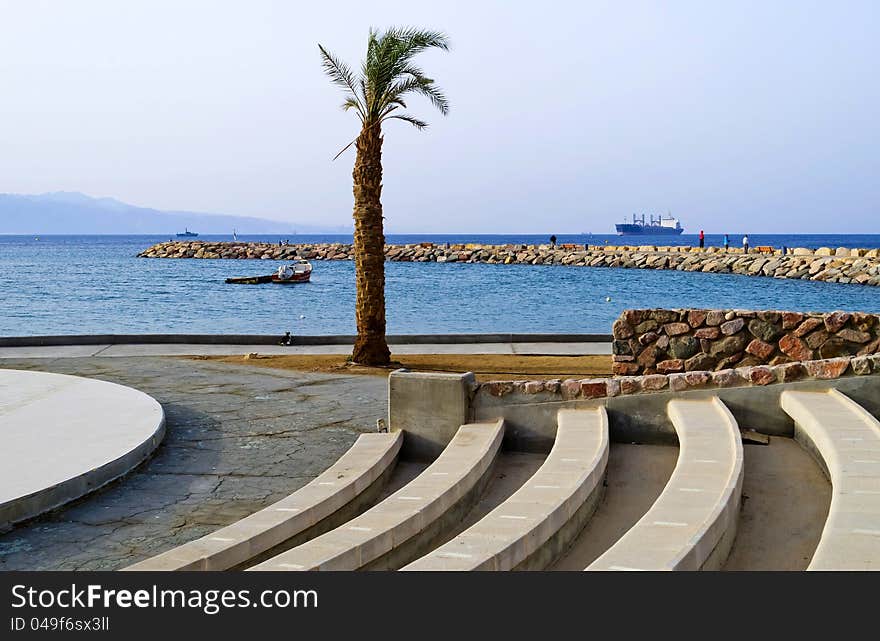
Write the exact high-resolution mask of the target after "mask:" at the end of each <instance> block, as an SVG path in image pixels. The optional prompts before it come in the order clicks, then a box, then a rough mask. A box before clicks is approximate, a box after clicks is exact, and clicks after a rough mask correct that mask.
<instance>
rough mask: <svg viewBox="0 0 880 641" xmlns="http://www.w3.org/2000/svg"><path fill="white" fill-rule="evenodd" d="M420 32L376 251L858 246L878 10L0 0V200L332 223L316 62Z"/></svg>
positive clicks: (849, 4) (344, 177)
mask: <svg viewBox="0 0 880 641" xmlns="http://www.w3.org/2000/svg"><path fill="white" fill-rule="evenodd" d="M392 24H398V25H417V26H424V27H431V28H436V29H442V30H445V31H446V32H447V33H448V34H449V36H450V38H451V41H452V45H453V46H452V50H451V51H450V52H449V53H443V52H431V53H428V54H425V55H423V56H422V57H421V59H420V61H419V62H420V64H421V65H422V66H423V67H424V68H425V69H426V70H427V71H428V73H429V74H430V75H432V76H433V77H434V78H435V79H436V80H437V81H438V83H439V84H440V86H441V87H443V88H444V89H445V90H446V92H447V94H448V96H449V98H450V100H451V103H452V109H451V111H450V114H449V116H448V117H446V118H444V117H442V116H441V115H440V114H439V113H437V112H436V111H434V110H433V108H431V107H430V105H429V104H428V103H427V102H425V101H423V100H420V99H417V98H414V99H413V100H412V101H411V103H410V107H411V111H413V112H414V113H416V114H417V115H419V116H422V117H425V118H427V119H428V121H429V122H430V123H431V128H430V129H429V130H428V131H426V132H422V133H420V132H418V131H416V130H415V129H413V128H412V127H410V126H409V125H406V124H405V123H401V122H395V123H393V124H390V125H389V126H388V127H387V128H386V129H385V150H384V166H385V181H384V185H385V187H384V193H383V203H384V207H385V215H386V219H387V220H386V225H387V226H386V230H387V231H390V232H392V233H393V232H419V231H424V232H466V231H472V232H488V233H495V232H523V233H525V232H535V233H553V232H555V233H557V234H558V233H566V232H571V233H578V232H584V231H587V232H593V233H611V232H613V224H614V223H615V222H618V221H619V220H620V219H621V218H622V217H623V216H625V215H628V214H630V213H632V212H636V211H639V212H642V211H664V212H665V211H666V210H667V209H668V210H671V211H672V213H673V215H676V216H678V217H679V218H680V219H681V220H682V223H683V224H684V225H685V227H686V228H687V231H688V232H694V233H695V232H696V231H697V230H698V229H699V228H701V227H702V228H705V229H706V230H707V232H716V233H721V232H731V233H738V232H744V231H748V232H751V233H760V232H783V233H786V232H789V233H791V232H801V233H810V232H815V233H822V232H829V233H830V232H865V233H878V232H880V225H878V224H877V221H878V218H877V214H878V212H880V181H878V179H877V170H878V167H880V151H878V149H880V146H878V143H880V140H878V139H880V136H878V132H880V126H878V123H877V116H878V113H880V88H878V87H880V83H878V75H877V65H878V54H880V44H878V42H880V2H878V1H877V0H868V1H865V2H857V1H849V0H842V1H839V2H829V1H827V0H825V1H821V2H810V1H805V0H797V1H794V0H793V1H790V2H784V1H775V0H771V1H767V0H764V1H761V2H746V1H727V2H721V1H715V0H712V1H709V2H707V1H705V0H703V1H695V2H684V1H669V2H660V1H659V0H658V1H654V2H628V1H615V2H592V1H589V0H585V1H580V2H571V3H569V2H553V1H545V2H535V1H534V0H530V1H528V2H483V1H477V0H469V1H467V2H456V1H451V0H446V1H444V2H431V3H428V2H416V1H414V0H409V1H406V2H381V1H377V0H376V1H374V0H371V1H364V0H357V1H347V0H346V1H343V0H336V1H334V2H307V3H305V2H304V3H299V2H292V1H288V2H283V1H270V0H247V1H244V0H235V1H228V2H227V1H218V0H205V1H192V0H186V1H184V0H173V1H166V0H125V1H124V2H120V1H118V0H106V1H102V0H67V1H64V0H56V1H38V0H0V192H17V193H39V192H45V191H55V190H73V191H82V192H85V193H88V194H91V195H95V196H113V197H116V198H119V199H121V200H124V201H126V202H130V203H133V204H137V205H143V206H151V207H157V208H161V209H189V210H196V211H211V212H219V213H230V214H240V215H253V216H260V217H265V218H273V219H277V220H289V221H293V222H297V221H299V222H303V223H307V222H312V223H320V224H333V225H340V224H347V223H349V222H350V219H351V204H352V195H351V167H352V163H353V161H354V155H353V153H352V152H349V153H346V154H345V155H344V156H342V157H341V158H340V159H338V160H336V161H335V162H331V159H332V157H333V156H334V155H335V154H336V152H337V151H338V150H339V149H340V148H341V147H342V146H343V145H344V144H345V143H347V142H349V141H350V140H351V139H352V138H353V137H355V135H356V134H357V130H358V127H357V120H356V117H355V116H354V115H353V114H352V113H343V112H342V111H341V110H340V109H339V108H338V107H339V104H340V103H341V95H342V94H341V92H340V91H339V90H338V89H337V88H335V87H334V86H332V85H331V84H330V83H329V82H328V80H327V79H326V78H325V77H324V75H323V73H322V70H321V64H320V59H319V55H318V50H317V43H318V42H320V43H321V44H323V45H325V46H326V47H328V48H329V49H330V50H331V51H333V52H334V53H337V54H339V55H340V56H342V57H343V58H344V59H346V60H347V61H348V62H349V63H351V64H352V65H357V64H359V63H360V60H361V58H362V55H363V52H364V48H365V44H366V35H367V31H368V28H369V27H370V26H371V25H373V26H377V27H385V26H388V25H392Z"/></svg>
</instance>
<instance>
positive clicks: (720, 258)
mask: <svg viewBox="0 0 880 641" xmlns="http://www.w3.org/2000/svg"><path fill="white" fill-rule="evenodd" d="M758 249H760V248H758ZM352 251H353V249H352V246H351V245H350V244H342V243H325V244H297V245H284V246H279V245H272V244H270V243H240V242H232V243H230V242H206V241H169V242H166V243H159V244H157V245H153V246H152V247H149V248H147V249H146V250H144V251H143V252H141V253H140V254H138V256H140V257H143V258H204V259H251V260H256V259H261V260H292V259H295V258H306V259H308V260H351V259H352V256H353V254H352ZM385 257H386V260H389V261H397V262H418V263H426V262H437V263H487V264H504V265H509V264H518V265H569V266H576V267H619V268H625V269H672V270H677V271H687V272H703V273H722V274H741V275H744V276H768V277H773V278H791V279H800V280H813V281H826V282H834V283H856V284H863V285H874V286H876V285H880V249H850V248H845V247H840V248H837V249H833V248H829V247H823V248H819V249H816V250H811V249H805V248H788V249H787V250H786V252H785V253H784V254H783V252H782V250H780V249H772V248H766V249H764V251H757V250H755V251H753V252H752V253H749V254H744V253H743V251H742V249H739V248H734V249H730V250H728V251H724V250H723V249H722V248H720V247H706V248H698V247H679V246H669V247H661V246H654V245H641V246H630V245H615V246H610V245H558V246H556V247H551V246H550V245H476V244H467V245H451V246H446V245H440V244H435V243H420V244H415V245H386V246H385Z"/></svg>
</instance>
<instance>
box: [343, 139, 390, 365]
mask: <svg viewBox="0 0 880 641" xmlns="http://www.w3.org/2000/svg"><path fill="white" fill-rule="evenodd" d="M352 177H353V178H354V214H353V215H354V268H355V283H356V286H357V304H356V305H357V339H356V340H355V343H354V351H353V352H352V355H351V360H352V361H353V362H355V363H360V364H363V365H387V364H388V363H389V362H390V361H391V352H390V351H389V349H388V344H387V343H386V341H385V233H384V231H383V228H382V202H381V196H382V132H381V130H380V126H379V125H378V124H377V125H374V126H372V127H365V128H364V129H363V130H362V131H361V134H360V136H358V139H357V159H356V160H355V163H354V171H353V172H352Z"/></svg>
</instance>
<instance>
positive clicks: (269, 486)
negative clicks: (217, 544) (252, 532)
mask: <svg viewBox="0 0 880 641" xmlns="http://www.w3.org/2000/svg"><path fill="white" fill-rule="evenodd" d="M0 367H4V368H13V369H30V370H41V371H51V372H60V373H63V374H79V375H83V376H90V377H94V378H99V379H103V380H108V381H112V382H116V383H121V384H123V385H129V386H131V387H134V388H136V389H139V390H142V391H144V392H146V393H147V394H150V395H151V396H153V397H154V398H156V400H158V401H159V402H160V403H161V404H162V406H163V408H164V410H165V413H166V419H167V429H168V431H167V436H166V438H165V442H164V443H163V444H162V445H161V446H160V447H159V449H158V450H157V452H156V455H155V456H154V457H153V458H152V459H150V460H149V461H147V462H146V463H145V464H143V465H142V466H140V467H139V468H137V469H136V470H135V471H134V472H132V473H131V474H129V475H128V476H127V477H124V478H123V479H122V480H120V481H117V482H115V483H113V484H112V485H110V486H108V487H107V488H104V489H103V490H101V491H99V492H97V493H96V494H93V495H90V496H88V497H86V498H84V499H82V500H80V501H78V502H76V503H74V504H71V505H69V506H67V507H65V508H61V509H59V510H56V511H55V512H52V513H49V514H48V515H44V516H43V517H40V518H38V519H36V520H34V521H31V522H29V523H26V524H24V525H22V526H19V527H17V528H15V529H13V530H12V531H10V532H7V533H6V534H3V535H0V571H3V570H19V569H20V570H105V569H106V570H112V569H118V568H120V567H124V566H126V565H128V564H130V563H134V562H136V561H139V560H141V559H144V558H146V557H148V556H152V555H153V554H156V553H158V552H160V551H163V550H165V549H168V548H170V547H172V546H175V545H179V544H181V543H184V542H186V541H189V540H192V539H195V538H198V537H200V536H203V535H204V534H207V533H209V532H212V531H214V530H215V529H217V528H218V527H220V526H223V525H226V524H228V523H231V522H232V521H235V520H237V519H240V518H241V517H243V516H245V515H247V514H250V513H252V512H254V511H256V510H258V509H260V508H262V507H264V506H266V505H268V504H270V503H272V502H274V501H276V500H278V499H280V498H281V497H283V496H285V495H287V494H289V493H290V492H293V491H294V490H296V489H298V488H299V487H301V486H303V485H305V483H307V482H308V481H309V480H310V479H312V478H314V477H315V476H317V475H318V474H319V473H320V472H321V471H323V470H324V469H325V468H326V467H327V466H329V465H330V464H331V463H332V462H333V461H335V460H336V459H337V458H339V456H341V455H342V454H343V453H344V452H345V451H346V450H347V449H348V448H349V447H350V446H351V444H352V443H354V441H355V439H356V438H357V435H358V434H359V433H361V432H365V431H373V430H375V426H376V419H378V418H381V417H383V416H385V413H386V403H387V401H386V380H385V378H384V377H373V376H344V375H331V374H312V373H302V372H293V371H281V370H269V369H263V368H251V367H247V366H240V365H233V364H228V363H216V362H211V361H192V360H184V359H174V358H161V357H141V358H126V357H118V358H58V359H47V358H41V359H38V360H36V359H35V360H4V361H2V363H0ZM35 429H39V427H38V426H35ZM46 447H52V444H51V443H46Z"/></svg>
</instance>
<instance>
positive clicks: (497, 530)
mask: <svg viewBox="0 0 880 641" xmlns="http://www.w3.org/2000/svg"><path fill="white" fill-rule="evenodd" d="M557 422H558V427H557V430H556V440H555V441H554V443H553V449H552V450H551V451H550V454H549V455H548V456H547V459H546V460H545V461H544V463H543V465H541V467H540V469H538V471H537V472H535V474H534V475H533V476H532V477H531V478H530V479H529V480H528V481H526V483H525V484H524V485H523V486H522V487H521V488H520V489H518V490H517V491H516V492H514V493H513V494H512V495H511V496H510V497H509V498H508V499H507V500H506V501H504V502H503V503H502V504H501V505H499V506H498V507H496V508H495V509H494V510H492V511H491V512H490V513H489V514H487V515H486V516H485V517H483V518H482V519H481V520H480V521H478V522H477V523H476V524H474V525H473V526H471V527H470V528H468V529H467V530H465V531H464V532H462V533H461V534H459V535H458V536H456V537H455V538H454V539H452V540H451V541H449V542H448V543H446V544H445V545H442V546H440V547H439V548H437V549H436V550H434V551H433V552H431V553H429V554H427V555H426V556H423V557H422V558H420V559H417V560H416V561H414V562H413V563H411V564H409V565H408V566H406V567H404V568H403V569H404V570H514V569H543V568H544V567H546V566H547V565H548V564H549V563H550V562H552V561H553V559H554V558H555V557H556V555H557V553H558V552H559V551H560V550H562V549H564V548H565V547H567V546H568V544H569V543H570V542H571V540H572V539H573V538H574V537H575V536H577V534H578V532H580V530H581V528H582V527H583V525H584V523H585V522H586V521H587V519H589V517H590V515H591V514H592V513H593V511H594V510H595V508H596V504H597V503H598V502H599V498H600V497H601V495H602V487H603V486H602V481H603V479H604V477H605V467H606V465H607V464H608V415H607V414H606V413H605V408H604V407H599V408H596V409H590V410H568V409H566V410H560V411H559V413H558V414H557Z"/></svg>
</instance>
